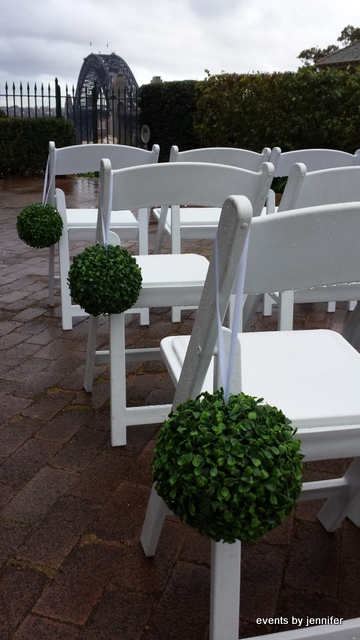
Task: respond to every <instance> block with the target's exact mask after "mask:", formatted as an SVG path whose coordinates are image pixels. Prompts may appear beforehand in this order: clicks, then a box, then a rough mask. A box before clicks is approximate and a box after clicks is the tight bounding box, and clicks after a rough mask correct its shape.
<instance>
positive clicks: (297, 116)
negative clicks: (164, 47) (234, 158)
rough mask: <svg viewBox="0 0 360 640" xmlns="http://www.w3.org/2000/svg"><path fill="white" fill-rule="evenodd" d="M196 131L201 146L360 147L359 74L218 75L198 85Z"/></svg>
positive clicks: (306, 70) (332, 71)
mask: <svg viewBox="0 0 360 640" xmlns="http://www.w3.org/2000/svg"><path fill="white" fill-rule="evenodd" d="M198 95H199V98H198V101H197V111H196V114H195V118H194V131H195V135H196V136H197V138H198V140H199V143H200V144H201V146H213V145H215V146H234V147H243V148H245V149H252V150H254V151H260V150H261V149H262V148H263V147H264V146H269V147H274V146H279V147H281V149H282V150H283V151H289V150H292V149H304V148H316V147H318V148H333V149H339V150H343V151H348V152H351V153H353V152H354V151H356V149H357V148H359V147H360V71H356V72H355V73H350V72H348V71H338V70H336V69H330V68H328V69H326V70H324V71H316V70H315V69H314V68H313V67H302V68H301V69H299V70H298V71H297V72H286V73H274V74H261V73H256V74H248V75H237V74H220V75H215V76H211V75H209V76H208V78H207V79H206V80H205V81H204V82H203V83H199V85H198Z"/></svg>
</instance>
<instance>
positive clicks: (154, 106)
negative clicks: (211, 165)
mask: <svg viewBox="0 0 360 640" xmlns="http://www.w3.org/2000/svg"><path fill="white" fill-rule="evenodd" d="M197 84H198V83H197V82H196V81H195V80H183V81H179V82H162V83H160V84H147V85H143V86H142V87H140V110H141V116H140V123H141V125H144V124H146V125H148V127H149V128H150V136H151V137H150V141H149V144H148V148H151V145H153V144H159V145H160V160H161V161H167V160H168V159H169V153H170V148H171V146H172V145H173V144H176V145H178V147H179V149H180V150H181V151H183V150H184V149H193V148H195V147H199V146H200V145H199V142H198V140H197V137H196V135H195V132H194V123H193V120H194V114H195V110H196V96H197Z"/></svg>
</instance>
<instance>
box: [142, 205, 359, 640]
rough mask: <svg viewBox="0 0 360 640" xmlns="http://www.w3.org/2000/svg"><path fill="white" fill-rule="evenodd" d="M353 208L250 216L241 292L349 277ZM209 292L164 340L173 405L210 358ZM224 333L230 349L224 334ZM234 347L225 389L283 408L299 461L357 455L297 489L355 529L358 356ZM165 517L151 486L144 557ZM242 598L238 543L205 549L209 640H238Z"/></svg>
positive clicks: (332, 338)
mask: <svg viewBox="0 0 360 640" xmlns="http://www.w3.org/2000/svg"><path fill="white" fill-rule="evenodd" d="M358 210H359V203H350V204H346V205H343V204H335V205H334V204H333V205H325V206H320V207H311V208H308V209H302V210H295V211H291V212H284V213H275V214H273V215H272V216H265V217H260V218H254V219H253V220H252V224H251V230H250V235H249V239H250V241H249V254H248V266H247V274H246V278H245V286H244V290H245V293H249V294H251V295H256V294H257V293H259V292H260V291H261V292H264V291H268V292H269V291H272V290H274V289H278V290H281V291H288V292H289V293H290V294H292V295H293V291H294V289H297V288H299V289H301V288H304V287H306V286H311V285H314V286H323V285H324V284H328V283H329V282H331V283H334V282H335V283H336V282H338V283H344V282H352V281H353V280H356V278H358V277H359V276H358V270H359V267H358V261H357V259H356V257H357V254H358V237H359V232H360V217H359V215H358ZM304 238H308V243H307V244H305V243H304ZM324 263H326V267H327V268H326V269H324ZM210 277H211V272H210V270H209V275H208V278H209V279H210ZM207 283H208V280H207ZM214 290H215V284H214V282H212V283H211V282H210V283H209V286H206V287H204V293H203V296H202V299H201V302H200V305H199V310H198V313H197V316H196V319H195V324H194V327H193V332H192V334H191V337H189V336H188V337H185V336H181V337H168V338H165V339H164V340H163V341H162V343H161V350H162V353H163V356H164V360H165V362H166V364H167V366H168V369H169V372H170V374H171V375H172V376H173V379H174V381H175V382H176V383H177V386H176V393H175V399H174V405H173V406H174V408H176V407H177V405H178V404H179V403H180V402H183V401H184V400H185V399H186V398H188V397H195V396H196V395H197V394H198V393H199V392H200V390H201V389H202V386H203V382H204V380H205V375H206V372H207V371H208V367H209V365H210V362H211V358H212V354H213V353H214V352H215V345H216V342H217V335H216V334H217V331H216V319H215V317H214V314H212V313H211V311H213V310H214V304H215V293H214ZM219 291H220V303H221V307H220V313H221V317H223V315H224V313H225V309H226V302H227V301H226V298H227V295H228V291H229V290H228V289H227V290H226V289H223V288H222V286H221V285H220V287H219ZM223 332H224V340H225V346H226V348H227V349H229V348H230V338H231V336H230V335H229V334H230V331H229V330H228V329H223ZM236 349H237V350H238V354H237V367H236V368H235V370H234V376H233V379H232V388H231V391H232V392H233V393H234V392H238V391H239V390H240V389H242V390H243V391H244V392H245V393H248V394H250V395H256V396H257V397H263V398H264V399H265V401H266V402H269V403H270V404H273V405H275V406H278V407H280V408H281V409H282V410H283V411H284V413H285V415H287V416H288V417H289V418H290V419H292V421H293V424H294V426H295V427H297V428H298V432H297V437H299V439H300V440H301V448H302V452H303V453H304V455H305V459H306V460H324V459H331V458H342V457H349V458H353V457H354V456H357V457H355V460H354V461H353V462H352V463H351V464H350V466H349V468H348V470H347V472H346V473H345V475H344V476H343V477H342V478H335V479H330V480H323V481H315V482H309V483H304V485H303V491H302V494H301V498H300V499H301V500H313V499H318V498H327V501H326V503H325V505H324V506H323V507H322V509H321V511H320V513H319V514H318V519H319V520H320V522H321V523H322V524H323V526H324V527H325V528H326V529H327V531H335V530H336V528H337V527H338V526H339V525H340V524H341V522H342V521H343V519H344V518H345V517H348V518H350V519H351V520H352V521H353V522H354V524H356V526H360V508H359V506H360V397H359V394H358V392H357V389H358V382H359V379H360V354H359V353H358V352H357V351H355V349H353V348H352V347H351V346H350V345H349V344H348V343H347V342H346V340H345V339H344V338H342V337H341V336H340V335H339V334H337V333H334V332H332V331H325V330H313V331H280V332H277V331H274V332H264V333H261V332H259V333H256V332H255V333H245V334H239V335H238V336H237V341H236ZM181 354H183V355H181ZM240 362H241V365H240V366H239V363H240ZM216 369H217V368H216ZM216 369H215V370H216ZM319 374H320V376H321V378H320V379H319ZM215 384H216V386H219V380H218V381H217V383H215ZM169 513H170V512H169V510H168V508H167V506H166V505H165V503H164V502H163V500H162V499H161V498H160V497H159V495H158V494H157V492H156V488H155V486H154V487H153V489H152V493H151V496H150V500H149V504H148V509H147V514H146V518H145V523H144V527H143V531H142V534H141V543H142V545H143V548H144V551H145V553H146V555H148V556H151V555H154V553H155V551H156V547H157V544H158V540H159V536H160V533H161V528H162V524H163V521H164V518H165V517H166V515H168V514H169ZM239 597H240V542H236V543H234V544H232V545H229V544H226V543H223V542H218V543H215V542H212V565H211V603H210V640H237V638H238V621H239ZM356 624H358V623H356ZM281 637H282V636H281ZM290 637H291V636H290ZM340 637H341V635H340Z"/></svg>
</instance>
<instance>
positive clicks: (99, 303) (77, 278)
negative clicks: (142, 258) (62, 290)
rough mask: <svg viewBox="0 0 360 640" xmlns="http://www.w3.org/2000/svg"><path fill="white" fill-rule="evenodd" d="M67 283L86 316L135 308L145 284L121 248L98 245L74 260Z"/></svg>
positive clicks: (121, 311)
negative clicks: (142, 285)
mask: <svg viewBox="0 0 360 640" xmlns="http://www.w3.org/2000/svg"><path fill="white" fill-rule="evenodd" d="M68 283H69V286H70V294H71V297H72V298H73V299H74V300H75V302H77V304H79V305H80V307H82V308H83V309H85V311H86V312H87V313H89V314H90V315H93V316H99V315H100V314H105V315H110V314H112V313H123V312H124V311H127V309H130V308H131V307H133V306H134V304H135V302H136V301H137V299H138V297H139V293H140V290H141V284H142V276H141V269H140V267H139V265H138V263H137V262H136V260H135V258H134V257H133V256H132V255H131V254H130V253H129V252H128V251H127V250H126V249H123V248H122V247H119V246H113V245H108V246H103V245H101V244H96V245H94V246H91V247H86V249H84V251H82V253H79V254H78V255H77V256H75V257H74V259H73V263H72V265H71V267H70V271H69V276H68Z"/></svg>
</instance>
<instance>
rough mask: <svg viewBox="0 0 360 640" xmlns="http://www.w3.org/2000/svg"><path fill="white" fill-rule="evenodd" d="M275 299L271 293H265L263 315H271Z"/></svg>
mask: <svg viewBox="0 0 360 640" xmlns="http://www.w3.org/2000/svg"><path fill="white" fill-rule="evenodd" d="M273 304H274V300H273V298H272V297H271V295H270V294H269V293H264V309H263V316H271V315H272V308H273Z"/></svg>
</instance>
